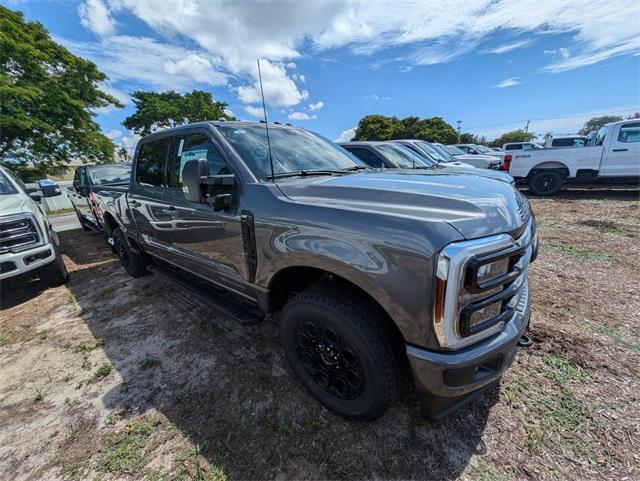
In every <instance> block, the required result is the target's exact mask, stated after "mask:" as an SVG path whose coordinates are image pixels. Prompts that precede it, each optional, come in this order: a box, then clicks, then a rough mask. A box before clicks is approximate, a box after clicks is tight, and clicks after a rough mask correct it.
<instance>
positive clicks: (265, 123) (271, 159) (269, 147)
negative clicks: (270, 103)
mask: <svg viewBox="0 0 640 481" xmlns="http://www.w3.org/2000/svg"><path fill="white" fill-rule="evenodd" d="M257 61H258V78H259V79H260V94H261V95H262V112H263V114H264V126H265V128H266V129H267V147H268V149H269V165H270V166H271V180H272V181H273V183H274V184H275V183H276V174H275V171H274V170H273V157H272V156H271V140H270V139H269V122H268V121H267V107H266V105H265V103H264V90H263V89H262V72H261V71H260V59H257Z"/></svg>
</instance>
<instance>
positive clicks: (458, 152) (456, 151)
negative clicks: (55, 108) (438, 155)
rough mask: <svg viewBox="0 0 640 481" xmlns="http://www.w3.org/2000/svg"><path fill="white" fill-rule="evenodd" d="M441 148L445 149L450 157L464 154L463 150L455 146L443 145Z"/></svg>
mask: <svg viewBox="0 0 640 481" xmlns="http://www.w3.org/2000/svg"><path fill="white" fill-rule="evenodd" d="M442 148H443V149H445V150H446V151H447V152H448V153H449V154H450V155H464V154H465V151H464V150H462V149H459V148H458V147H456V146H455V145H443V146H442Z"/></svg>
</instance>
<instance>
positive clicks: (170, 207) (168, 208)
mask: <svg viewBox="0 0 640 481" xmlns="http://www.w3.org/2000/svg"><path fill="white" fill-rule="evenodd" d="M162 210H166V211H169V212H175V211H176V207H175V206H174V205H170V206H169V207H163V208H162Z"/></svg>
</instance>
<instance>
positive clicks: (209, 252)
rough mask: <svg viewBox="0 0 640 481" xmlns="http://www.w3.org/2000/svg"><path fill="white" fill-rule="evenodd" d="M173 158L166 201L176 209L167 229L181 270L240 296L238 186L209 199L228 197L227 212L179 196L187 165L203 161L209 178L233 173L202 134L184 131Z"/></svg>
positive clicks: (225, 188) (242, 266)
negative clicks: (229, 200)
mask: <svg viewBox="0 0 640 481" xmlns="http://www.w3.org/2000/svg"><path fill="white" fill-rule="evenodd" d="M171 157H172V158H171V159H170V160H169V163H168V184H169V185H168V187H169V188H168V189H167V198H166V200H167V202H168V203H170V204H171V205H173V206H175V208H176V210H175V213H174V219H173V223H172V229H171V243H172V250H173V251H174V253H175V255H176V256H177V257H179V258H180V263H181V266H182V267H183V268H186V269H187V270H189V271H191V272H192V273H194V274H197V275H200V276H201V277H204V278H205V279H207V280H209V281H211V282H214V283H216V284H219V285H222V286H224V287H225V288H227V289H232V290H234V291H236V292H238V293H240V294H244V293H245V289H244V286H245V282H246V280H245V279H246V278H245V274H246V267H245V260H244V248H243V243H242V225H241V219H240V212H239V206H238V186H219V187H215V189H218V190H216V191H215V192H210V194H211V197H213V196H214V195H216V194H222V193H224V194H227V193H229V194H231V195H232V201H231V206H230V207H229V208H228V209H227V210H225V211H218V212H216V211H214V210H213V207H212V206H211V205H210V204H208V203H200V202H192V201H190V200H188V199H187V198H186V197H185V195H184V192H183V190H182V169H183V168H184V165H185V163H186V162H187V161H189V160H195V159H199V158H206V159H207V163H208V165H209V175H224V174H232V173H233V171H232V170H231V169H230V167H229V165H228V164H227V162H226V161H225V159H224V157H223V156H222V154H221V152H220V150H219V149H218V147H217V146H216V145H215V143H214V141H213V140H212V139H211V137H210V136H209V135H208V134H207V132H206V131H188V132H186V133H184V134H182V135H179V136H177V137H176V143H175V148H174V150H173V152H172V154H171ZM211 188H213V187H211Z"/></svg>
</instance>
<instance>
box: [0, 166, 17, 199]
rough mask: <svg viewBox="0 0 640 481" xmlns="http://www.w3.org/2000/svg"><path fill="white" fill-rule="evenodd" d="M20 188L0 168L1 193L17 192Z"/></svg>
mask: <svg viewBox="0 0 640 481" xmlns="http://www.w3.org/2000/svg"><path fill="white" fill-rule="evenodd" d="M17 193H18V189H16V187H15V186H14V185H13V183H12V182H11V181H10V180H9V178H8V177H7V176H6V175H5V173H4V172H2V171H1V170H0V195H8V194H17Z"/></svg>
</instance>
